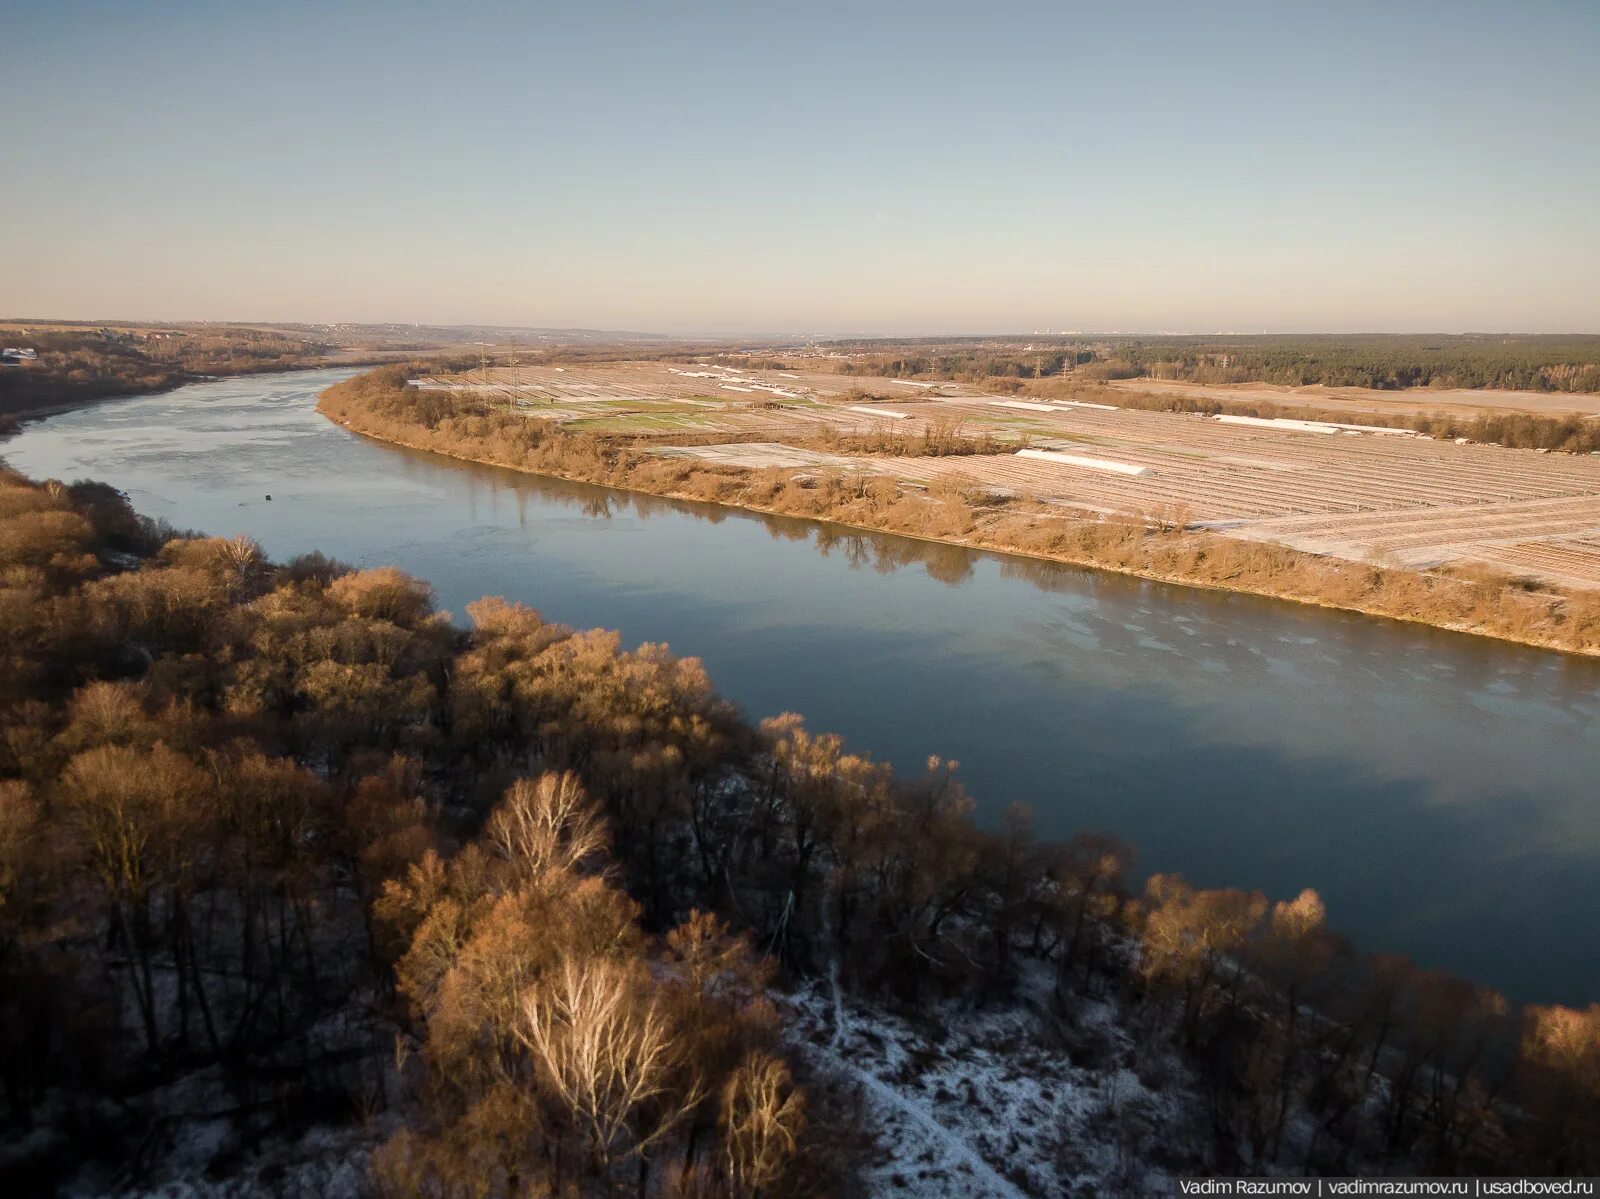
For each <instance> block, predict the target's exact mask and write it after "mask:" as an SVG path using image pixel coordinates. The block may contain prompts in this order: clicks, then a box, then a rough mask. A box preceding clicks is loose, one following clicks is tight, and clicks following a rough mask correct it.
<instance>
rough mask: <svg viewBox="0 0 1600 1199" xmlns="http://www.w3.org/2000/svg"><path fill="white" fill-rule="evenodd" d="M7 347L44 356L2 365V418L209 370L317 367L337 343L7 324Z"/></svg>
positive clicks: (235, 330)
mask: <svg viewBox="0 0 1600 1199" xmlns="http://www.w3.org/2000/svg"><path fill="white" fill-rule="evenodd" d="M0 338H3V339H4V341H5V344H6V345H8V346H9V345H19V346H24V347H28V348H31V349H33V350H35V351H37V352H38V360H37V361H34V362H26V363H23V364H22V365H20V366H4V367H0V421H4V420H6V419H7V418H8V417H13V416H15V415H16V414H18V413H24V412H29V411H33V410H34V409H38V408H48V407H51V406H53V405H57V404H74V403H83V402H85V401H89V400H96V399H104V398H107V397H110V396H120V395H137V394H139V393H142V392H149V391H165V390H166V389H168V388H172V387H180V386H182V385H183V384H185V383H193V382H194V381H196V380H197V379H201V378H204V377H205V376H207V375H243V374H259V373H261V372H264V371H276V370H289V369H292V368H294V367H301V366H314V365H316V364H317V363H318V362H320V361H322V360H323V359H324V358H325V357H326V356H327V355H328V354H330V353H332V352H334V351H335V350H336V348H337V347H335V346H332V345H328V344H324V343H322V342H320V341H315V340H312V339H309V338H300V337H294V336H289V335H286V334H282V333H275V332H269V331H267V330H260V329H250V328H245V327H241V326H232V325H214V326H195V327H189V328H187V329H184V330H177V329H172V330H167V329H139V328H132V329H129V328H119V329H109V328H108V329H93V328H82V329H77V328H65V327H50V328H45V329H32V328H28V327H26V326H6V327H3V328H0Z"/></svg>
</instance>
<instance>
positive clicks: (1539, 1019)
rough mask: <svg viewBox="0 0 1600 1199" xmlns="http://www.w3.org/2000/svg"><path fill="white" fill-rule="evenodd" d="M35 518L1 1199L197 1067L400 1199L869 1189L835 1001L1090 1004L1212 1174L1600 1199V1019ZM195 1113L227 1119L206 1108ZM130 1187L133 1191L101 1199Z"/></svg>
mask: <svg viewBox="0 0 1600 1199" xmlns="http://www.w3.org/2000/svg"><path fill="white" fill-rule="evenodd" d="M467 616H468V618H469V620H470V625H469V626H468V627H466V628H462V627H458V626H456V625H454V624H452V623H451V622H450V620H449V619H448V618H447V617H446V616H445V615H444V614H442V613H440V612H439V611H437V610H436V608H435V607H434V605H433V602H432V599H431V594H430V591H429V588H428V587H427V585H426V584H425V583H423V582H421V581H419V580H416V579H413V578H410V577H408V576H406V575H405V574H403V573H402V572H400V571H398V570H394V569H392V568H377V569H371V570H360V571H356V570H350V569H348V568H345V567H343V566H341V565H339V564H338V563H335V562H331V561H329V560H327V559H325V558H323V557H321V556H319V555H316V554H311V555H307V556H304V557H301V558H297V559H294V560H292V561H290V562H287V563H284V564H275V563H272V562H270V561H268V560H267V559H265V558H264V557H263V555H262V554H261V552H260V550H259V549H258V547H256V546H255V545H254V544H253V543H251V542H249V541H246V540H243V539H220V538H207V537H198V536H180V535H175V534H174V533H173V532H172V531H171V530H168V529H164V528H160V527H156V526H153V525H151V524H150V523H148V522H146V521H142V520H140V519H139V518H138V517H137V516H136V515H135V514H134V513H133V512H132V511H131V509H130V508H129V507H128V505H127V502H126V500H125V499H124V498H123V497H122V496H120V495H119V494H118V493H116V492H115V491H113V490H112V489H110V488H108V487H105V486H102V485H99V484H94V483H76V484H72V485H63V484H60V483H54V482H52V483H46V484H35V483H31V482H29V481H27V480H25V479H22V478H20V477H17V476H15V475H6V476H5V477H4V478H3V479H0V670H3V671H4V677H5V678H6V679H7V680H8V686H7V688H6V690H5V691H4V694H3V698H0V1120H3V1122H4V1124H5V1125H7V1126H9V1127H11V1128H12V1129H13V1130H22V1131H30V1130H31V1134H32V1136H33V1138H34V1139H33V1140H31V1141H30V1142H29V1143H30V1144H32V1145H34V1146H35V1148H34V1150H33V1151H32V1152H30V1153H28V1154H25V1155H22V1156H21V1157H20V1159H19V1158H17V1157H15V1156H7V1157H5V1158H4V1159H0V1160H4V1161H5V1162H6V1165H5V1166H4V1167H3V1169H4V1171H5V1173H3V1174H0V1182H5V1183H6V1184H7V1185H8V1186H9V1187H10V1188H12V1189H15V1190H20V1191H21V1192H23V1193H27V1192H30V1191H45V1190H47V1189H49V1188H50V1187H52V1186H55V1185H58V1184H60V1183H61V1182H63V1181H64V1180H66V1179H68V1178H70V1177H73V1176H75V1174H76V1173H77V1172H79V1171H82V1170H84V1169H85V1168H98V1169H101V1170H102V1171H103V1173H102V1174H100V1175H98V1177H101V1178H112V1179H116V1180H118V1182H119V1184H121V1185H132V1184H133V1183H135V1182H137V1180H138V1178H139V1174H140V1169H141V1167H142V1165H143V1164H145V1163H147V1161H148V1160H149V1159H150V1158H151V1157H152V1155H153V1154H154V1153H155V1150H154V1149H153V1148H152V1146H159V1145H160V1144H161V1142H162V1139H163V1137H164V1136H168V1135H170V1127H171V1124H172V1122H173V1120H174V1119H176V1118H177V1117H176V1116H174V1114H173V1113H172V1112H170V1111H169V1110H167V1109H166V1108H165V1107H164V1106H163V1103H164V1100H163V1099H162V1096H163V1094H164V1093H165V1092H164V1088H166V1087H169V1086H170V1085H171V1084H173V1083H174V1082H175V1081H177V1080H180V1079H185V1078H192V1077H193V1076H195V1075H196V1074H197V1073H203V1074H204V1076H205V1077H207V1078H210V1079H212V1080H213V1086H214V1087H215V1088H216V1092H215V1093H214V1094H213V1095H212V1100H213V1105H212V1106H211V1107H210V1108H208V1109H207V1112H206V1114H207V1115H212V1116H214V1115H216V1114H218V1113H226V1114H227V1116H228V1118H230V1119H232V1120H235V1121H237V1122H238V1123H239V1124H240V1125H241V1126H243V1127H246V1128H248V1129H249V1130H251V1133H252V1135H258V1136H264V1135H268V1134H269V1133H271V1132H273V1131H276V1130H282V1129H283V1128H285V1127H292V1126H295V1125H296V1124H297V1123H299V1124H303V1123H305V1122H308V1121H315V1120H327V1119H340V1118H342V1119H346V1120H353V1119H355V1118H356V1117H357V1116H358V1115H359V1114H360V1113H363V1112H366V1113H372V1112H374V1111H377V1112H382V1113H383V1114H384V1116H385V1121H386V1122H385V1123H384V1124H383V1125H382V1127H383V1128H385V1129H386V1130H387V1131H386V1132H385V1133H384V1135H383V1136H382V1137H381V1138H380V1141H381V1143H379V1144H378V1145H377V1146H376V1148H375V1150H374V1152H373V1154H372V1157H371V1178H370V1185H371V1187H372V1189H373V1191H374V1193H377V1194H382V1195H394V1196H400V1195H419V1194H420V1195H436V1196H457V1195H459V1196H467V1195H473V1196H486V1195H504V1196H512V1195H529V1194H547V1193H549V1194H574V1195H611V1194H619V1195H620V1194H623V1193H631V1194H636V1195H637V1194H645V1195H661V1196H708V1197H709V1196H739V1197H744V1196H749V1197H754V1196H758V1195H759V1196H785V1195H796V1196H798V1195H846V1194H851V1193H854V1192H855V1190H856V1189H857V1185H858V1184H857V1182H856V1181H854V1176H853V1169H854V1164H855V1163H854V1162H853V1160H852V1158H851V1156H850V1155H849V1154H847V1153H843V1152H840V1151H839V1149H838V1147H839V1146H841V1145H844V1144H847V1143H848V1137H847V1135H846V1132H847V1129H846V1127H845V1126H847V1125H848V1124H849V1123H850V1122H851V1121H852V1120H853V1117H852V1116H851V1114H850V1113H849V1112H848V1111H847V1110H845V1111H841V1110H838V1109H835V1108H833V1107H832V1105H828V1104H818V1103H813V1102H810V1100H809V1096H810V1094H811V1093H812V1092H813V1088H814V1087H815V1086H816V1085H818V1081H817V1080H816V1079H815V1078H814V1077H813V1071H812V1070H811V1069H810V1068H809V1067H808V1066H807V1064H806V1062H805V1060H804V1059H803V1058H802V1057H801V1056H799V1055H798V1054H797V1053H796V1052H795V1050H794V1047H793V1044H792V1043H791V1042H790V1041H789V1040H788V1039H786V1036H785V1015H784V1005H783V994H784V986H785V985H788V984H790V983H792V982H794V981H796V980H800V979H805V978H808V977H815V976H819V975H823V976H830V977H833V978H836V979H837V980H838V985H839V986H840V987H841V988H843V990H844V991H845V992H846V993H848V994H854V995H862V996H876V997H882V998H884V999H886V1000H888V1001H892V1002H894V1003H896V1004H897V1005H899V1007H900V1009H901V1010H904V1011H906V1012H908V1013H912V1014H915V1013H917V1012H919V1011H924V1010H926V1009H927V1008H928V1007H929V1005H931V1004H932V1003H933V1002H935V1001H939V1002H941V1003H949V1002H952V1001H956V1002H960V1003H966V1004H971V1005H976V1006H985V1005H1003V1004H1007V1003H1013V1002H1015V996H1016V989H1017V987H1018V986H1019V981H1020V980H1021V979H1022V977H1023V976H1024V974H1025V973H1027V972H1029V971H1035V972H1036V971H1039V970H1043V971H1045V972H1047V974H1048V977H1049V979H1050V980H1051V987H1050V990H1051V993H1052V996H1053V998H1052V999H1051V1001H1050V1005H1049V1006H1050V1011H1049V1012H1048V1013H1047V1015H1048V1019H1045V1020H1042V1021H1041V1022H1040V1023H1039V1025H1038V1027H1037V1031H1036V1034H1035V1035H1037V1036H1038V1037H1039V1038H1040V1042H1041V1045H1042V1046H1044V1047H1045V1048H1046V1049H1047V1050H1048V1051H1051V1052H1059V1053H1067V1054H1070V1055H1073V1056H1074V1059H1075V1060H1077V1059H1078V1058H1079V1057H1080V1056H1081V1057H1082V1058H1083V1060H1085V1061H1088V1060H1092V1058H1093V1055H1094V1054H1096V1053H1103V1052H1104V1051H1103V1049H1096V1048H1095V1047H1094V1046H1093V1045H1092V1044H1090V1043H1089V1042H1088V1041H1086V1040H1085V1039H1084V1035H1083V1033H1082V1032H1081V1030H1080V1031H1078V1032H1074V1024H1075V1013H1077V1012H1079V1011H1080V1010H1081V1009H1082V1008H1083V1006H1084V1005H1085V1003H1087V1002H1088V1001H1089V1000H1090V999H1100V998H1105V997H1112V998H1115V999H1116V1001H1117V1002H1118V1003H1119V1004H1120V1005H1121V1010H1123V1011H1125V1012H1126V1013H1128V1015H1127V1019H1128V1021H1129V1032H1130V1034H1131V1044H1132V1048H1131V1049H1129V1050H1128V1051H1127V1052H1128V1054H1129V1055H1131V1056H1129V1057H1128V1058H1127V1059H1125V1060H1124V1059H1116V1060H1109V1061H1106V1062H1105V1063H1104V1064H1105V1065H1106V1067H1107V1068H1122V1067H1124V1066H1126V1067H1128V1068H1134V1069H1138V1068H1140V1067H1141V1066H1142V1065H1148V1062H1147V1060H1146V1056H1145V1055H1153V1054H1154V1052H1155V1050H1156V1048H1158V1047H1160V1048H1162V1049H1164V1050H1172V1051H1175V1052H1178V1053H1180V1054H1181V1055H1182V1057H1183V1060H1184V1061H1185V1062H1186V1063H1188V1065H1189V1067H1190V1068H1191V1069H1192V1070H1193V1071H1194V1072H1195V1074H1196V1076H1197V1077H1199V1078H1201V1079H1203V1080H1204V1082H1205V1092H1204V1095H1205V1099H1204V1103H1203V1104H1202V1105H1199V1106H1198V1107H1197V1110H1196V1111H1194V1112H1193V1113H1191V1116H1190V1118H1189V1119H1188V1122H1187V1123H1186V1124H1185V1125H1184V1126H1183V1127H1181V1128H1173V1129H1166V1130H1163V1132H1162V1135H1163V1138H1164V1139H1165V1140H1166V1141H1167V1142H1169V1143H1168V1144H1166V1145H1165V1151H1166V1152H1167V1153H1168V1154H1169V1155H1170V1156H1173V1157H1174V1158H1175V1160H1176V1161H1177V1162H1178V1163H1181V1165H1182V1166H1183V1168H1185V1169H1189V1170H1204V1169H1220V1170H1235V1169H1249V1170H1254V1169H1263V1170H1265V1169H1275V1170H1291V1171H1292V1170H1298V1169H1322V1170H1335V1169H1337V1170H1346V1169H1355V1168H1358V1167H1359V1168H1362V1169H1389V1170H1395V1171H1401V1172H1406V1171H1412V1170H1416V1169H1425V1170H1427V1171H1438V1172H1454V1171H1480V1172H1493V1171H1496V1170H1500V1169H1519V1170H1532V1171H1536V1172H1543V1173H1565V1172H1571V1173H1585V1172H1589V1173H1592V1172H1594V1170H1595V1169H1596V1168H1597V1167H1600V1005H1597V1006H1594V1007H1590V1008H1589V1009H1587V1010H1586V1011H1579V1010H1574V1009H1568V1008H1563V1007H1531V1008H1527V1009H1524V1010H1521V1011H1516V1010H1514V1009H1513V1008H1512V1007H1511V1006H1510V1005H1509V1004H1507V1003H1506V1001H1505V1000H1504V999H1503V998H1501V997H1500V996H1498V995H1496V994H1494V993H1493V992H1491V991H1488V990H1486V989H1484V988H1481V987H1478V986H1475V985H1473V984H1470V983H1468V982H1465V981H1462V980H1459V979H1454V978H1450V977H1448V976H1445V975H1443V974H1440V973H1438V972H1434V971H1428V970H1423V969H1420V968H1417V967H1415V966H1413V965H1411V964H1410V963H1407V962H1404V961H1402V960H1398V959H1393V958H1376V959H1363V958H1361V957H1359V956H1358V955H1357V954H1356V953H1355V952H1354V951H1353V950H1352V949H1351V947H1350V946H1348V945H1347V944H1346V943H1345V942H1344V941H1343V940H1341V939H1340V938H1339V937H1337V936H1336V935H1335V934H1334V933H1332V932H1331V931H1330V930H1329V928H1328V926H1327V924H1326V920H1325V913H1324V912H1323V909H1322V904H1321V901H1320V900H1319V899H1318V897H1317V896H1316V895H1315V893H1314V892H1309V891H1308V892H1305V893H1304V894H1302V895H1300V896H1298V897H1295V898H1293V899H1286V900H1283V901H1281V902H1276V903H1274V902H1270V901H1269V899H1268V898H1267V897H1265V896H1262V895H1260V894H1258V893H1253V892H1243V891H1237V890H1231V889H1199V888H1195V887H1193V886H1191V885H1189V884H1187V883H1186V882H1184V881H1183V880H1182V879H1179V878H1176V877H1172V876H1159V877H1156V878H1153V879H1150V880H1149V881H1148V882H1147V883H1145V884H1144V885H1143V886H1139V885H1137V884H1136V883H1134V882H1133V881H1132V880H1131V879H1130V871H1131V863H1132V851H1131V849H1130V848H1129V847H1128V846H1126V845H1124V844H1122V843H1121V842H1119V841H1117V840H1116V839H1115V838H1111V837H1107V836H1103V835H1093V834H1084V835H1081V836H1078V837H1076V838H1073V839H1071V840H1069V841H1067V842H1065V843H1051V842H1044V841H1041V840H1039V839H1037V838H1036V837H1035V836H1034V835H1033V834H1032V832H1031V828H1030V825H1029V821H1028V819H1027V816H1026V813H1024V812H1021V811H1019V810H1014V811H1012V812H1010V813H1009V814H1008V815H1007V816H1006V817H1005V818H1004V820H1002V821H1001V822H1000V825H999V827H998V828H996V829H994V830H990V831H984V830H981V829H979V828H978V827H977V826H975V824H974V821H973V817H972V808H973V804H972V801H971V799H970V798H969V797H968V796H967V794H966V793H965V791H964V790H963V788H962V786H961V784H960V781H959V779H958V777H957V774H956V770H955V767H954V764H952V763H949V762H945V761H942V760H939V759H932V760H930V761H929V762H928V764H927V768H926V770H925V771H924V772H922V773H920V774H918V775H915V776H913V777H904V776H900V775H897V774H896V773H895V772H894V771H892V770H891V769H889V768H888V767H887V766H885V765H884V764H882V763H879V762H876V761H874V760H872V759H871V758H869V757H867V756H865V755H862V754H859V753H854V752H851V751H850V750H849V749H848V748H847V747H846V746H845V745H844V744H843V743H842V742H841V740H840V739H839V738H838V737H837V736H833V735H829V734H823V733H816V732H813V731H811V730H809V729H808V728H807V727H806V725H805V723H804V721H803V720H802V719H801V718H800V717H799V716H796V715H793V714H785V715H781V716H778V717H774V718H771V719H769V720H766V721H763V722H761V723H760V724H758V725H753V724H751V723H749V722H747V721H745V720H744V719H742V718H741V717H740V715H739V714H738V713H737V712H736V710H735V709H734V708H733V707H732V706H731V705H730V704H729V703H728V702H727V701H725V700H724V699H722V698H721V697H720V696H718V695H717V693H716V692H715V690H714V689H713V688H712V686H711V684H710V681H709V680H708V679H707V677H706V674H705V672H704V670H703V669H702V668H701V666H700V664H699V663H698V662H697V661H695V660H693V659H682V658H677V657H674V656H673V655H672V654H670V653H669V652H668V651H667V650H666V648H665V647H663V646H659V645H644V646H641V647H639V648H637V649H632V650H629V649H625V648H624V647H623V646H622V645H621V644H620V641H619V638H618V637H617V635H616V634H614V633H608V632H604V631H599V630H591V631H587V632H583V631H576V630H574V629H571V628H568V627H565V626H561V625H557V624H552V623H550V622H548V621H546V620H544V619H543V618H541V617H540V616H539V614H538V613H537V612H535V611H533V610H531V609H528V608H525V607H521V606H518V605H514V604H509V603H506V602H505V601H503V600H497V599H485V600H480V601H478V602H476V603H474V604H472V605H470V606H469V607H468V610H467ZM186 1114H188V1115H190V1116H191V1117H193V1115H194V1114H193V1113H186ZM97 1159H98V1165H96V1163H97Z"/></svg>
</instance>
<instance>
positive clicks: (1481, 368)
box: [827, 334, 1600, 392]
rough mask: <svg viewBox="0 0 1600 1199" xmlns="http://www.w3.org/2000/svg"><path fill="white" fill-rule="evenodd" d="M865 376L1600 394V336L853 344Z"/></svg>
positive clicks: (847, 349)
mask: <svg viewBox="0 0 1600 1199" xmlns="http://www.w3.org/2000/svg"><path fill="white" fill-rule="evenodd" d="M827 348H830V349H836V350H838V351H840V352H843V353H846V354H849V355H851V356H852V358H851V360H850V364H849V366H847V368H846V369H849V370H855V371H859V372H860V373H865V374H880V373H890V374H897V375H898V374H904V375H908V376H909V375H938V376H941V377H944V378H954V379H962V380H964V381H968V382H974V381H977V380H979V379H983V378H989V377H1017V378H1048V377H1051V376H1056V375H1062V374H1076V375H1078V376H1080V377H1082V378H1085V379H1132V378H1138V377H1141V376H1146V377H1150V378H1156V379H1184V380H1188V381H1191V382H1196V383H1251V382H1263V383H1275V384H1280V385H1283V386H1287V387H1304V386H1307V385H1310V384H1322V385H1324V386H1328V387H1371V388H1378V389H1381V390H1395V389H1399V388H1407V387H1435V388H1446V387H1465V388H1478V387H1488V388H1509V389H1514V390H1526V391H1552V392H1561V391H1566V392H1600V337H1596V336H1591V335H1579V334H1571V335H1566V334H1464V335H1454V336H1446V335H1427V336H1424V335H1415V334H1394V335H1377V334H1370V335H1338V334H1326V335H1310V334H1280V335H1271V334H1261V335H1255V336H1244V335H1240V336H1231V335H1230V336H1198V337H1116V336H1112V337H1101V336H1094V337H1077V336H1073V337H1051V336H1039V337H1032V338H1022V337H1006V338H963V339H925V340H913V341H907V342H892V343H883V342H874V341H848V342H834V343H829V345H828V347H827Z"/></svg>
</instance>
